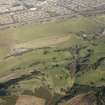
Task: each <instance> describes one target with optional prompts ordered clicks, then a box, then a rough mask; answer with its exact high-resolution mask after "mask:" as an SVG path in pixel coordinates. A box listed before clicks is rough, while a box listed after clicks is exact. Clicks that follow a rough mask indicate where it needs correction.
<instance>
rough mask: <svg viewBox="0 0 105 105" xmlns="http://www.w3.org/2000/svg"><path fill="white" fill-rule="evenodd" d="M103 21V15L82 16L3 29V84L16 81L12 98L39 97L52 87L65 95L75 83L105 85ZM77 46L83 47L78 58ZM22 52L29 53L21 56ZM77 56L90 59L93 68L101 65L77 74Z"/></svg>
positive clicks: (0, 35) (0, 63)
mask: <svg viewBox="0 0 105 105" xmlns="http://www.w3.org/2000/svg"><path fill="white" fill-rule="evenodd" d="M96 19H97V20H98V21H96ZM102 21H104V16H103V15H101V16H96V17H78V18H71V19H68V20H62V21H58V22H51V23H43V24H31V25H25V26H18V27H14V28H13V27H12V28H9V29H7V30H1V31H0V78H1V79H0V83H2V84H3V83H4V84H5V83H8V82H11V80H12V79H13V80H15V82H13V83H12V84H9V83H8V86H7V87H8V88H7V91H8V94H9V95H20V94H24V93H25V92H26V93H27V91H29V92H28V93H31V92H32V94H35V92H36V89H38V88H40V87H48V88H49V89H50V90H51V92H53V93H57V94H60V95H65V93H66V91H67V90H68V89H70V88H71V87H72V86H73V84H75V83H77V84H83V85H89V86H91V85H92V86H96V87H98V86H103V85H104V82H105V81H104V80H105V78H104V77H105V66H104V61H105V60H104V57H105V48H104V46H105V35H104V29H105V25H104V24H102ZM76 46H79V48H80V50H79V55H78V56H76V55H75V52H74V53H73V52H72V51H71V48H74V49H75V47H76ZM21 49H22V50H23V49H25V50H26V51H23V52H22V53H21V51H20V50H21ZM14 50H15V51H14ZM89 51H90V52H89ZM91 51H92V52H91ZM88 53H89V54H88ZM87 55H89V56H88V58H86V57H87ZM73 57H79V58H76V59H80V60H82V59H85V58H86V59H88V63H90V65H92V66H95V65H96V64H97V65H96V66H97V67H91V69H89V70H85V69H87V67H85V69H83V70H81V69H80V70H79V71H78V72H76V73H75V74H73V72H74V71H73V70H71V69H70V68H69V66H70V63H71V62H72V61H73V60H75V58H74V59H73ZM81 58H82V59H81ZM100 59H102V60H101V62H100ZM83 63H84V62H83ZM71 71H73V72H71ZM26 77H27V78H26Z"/></svg>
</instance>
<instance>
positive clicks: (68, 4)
mask: <svg viewBox="0 0 105 105" xmlns="http://www.w3.org/2000/svg"><path fill="white" fill-rule="evenodd" d="M104 5H105V0H92V1H91V0H66V1H65V0H60V2H59V0H6V1H5V0H0V29H2V28H8V27H13V26H16V25H17V24H30V23H31V22H33V21H34V22H46V21H53V20H54V21H55V20H58V19H60V18H69V17H72V16H78V15H83V14H86V15H87V14H91V15H92V14H94V13H95V12H96V13H97V12H98V13H100V12H105V8H103V7H104ZM85 12H86V13H85Z"/></svg>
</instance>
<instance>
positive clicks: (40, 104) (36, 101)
mask: <svg viewBox="0 0 105 105" xmlns="http://www.w3.org/2000/svg"><path fill="white" fill-rule="evenodd" d="M15 105H45V100H44V99H42V98H38V97H35V96H19V98H18V99H17V101H16V104H15Z"/></svg>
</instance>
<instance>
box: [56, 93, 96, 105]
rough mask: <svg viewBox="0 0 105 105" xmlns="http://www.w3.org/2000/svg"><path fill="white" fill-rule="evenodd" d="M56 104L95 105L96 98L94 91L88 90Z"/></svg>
mask: <svg viewBox="0 0 105 105" xmlns="http://www.w3.org/2000/svg"><path fill="white" fill-rule="evenodd" d="M58 105H97V98H96V96H95V93H93V92H89V93H85V94H80V95H78V96H76V97H74V98H72V99H70V100H68V101H67V102H64V103H60V104H58Z"/></svg>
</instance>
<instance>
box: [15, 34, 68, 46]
mask: <svg viewBox="0 0 105 105" xmlns="http://www.w3.org/2000/svg"><path fill="white" fill-rule="evenodd" d="M69 39H70V35H62V36H50V37H44V38H40V39H36V40H32V41H28V42H25V43H21V44H17V45H15V46H14V47H15V48H42V47H49V46H54V45H56V44H59V43H62V42H65V41H67V40H69Z"/></svg>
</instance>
